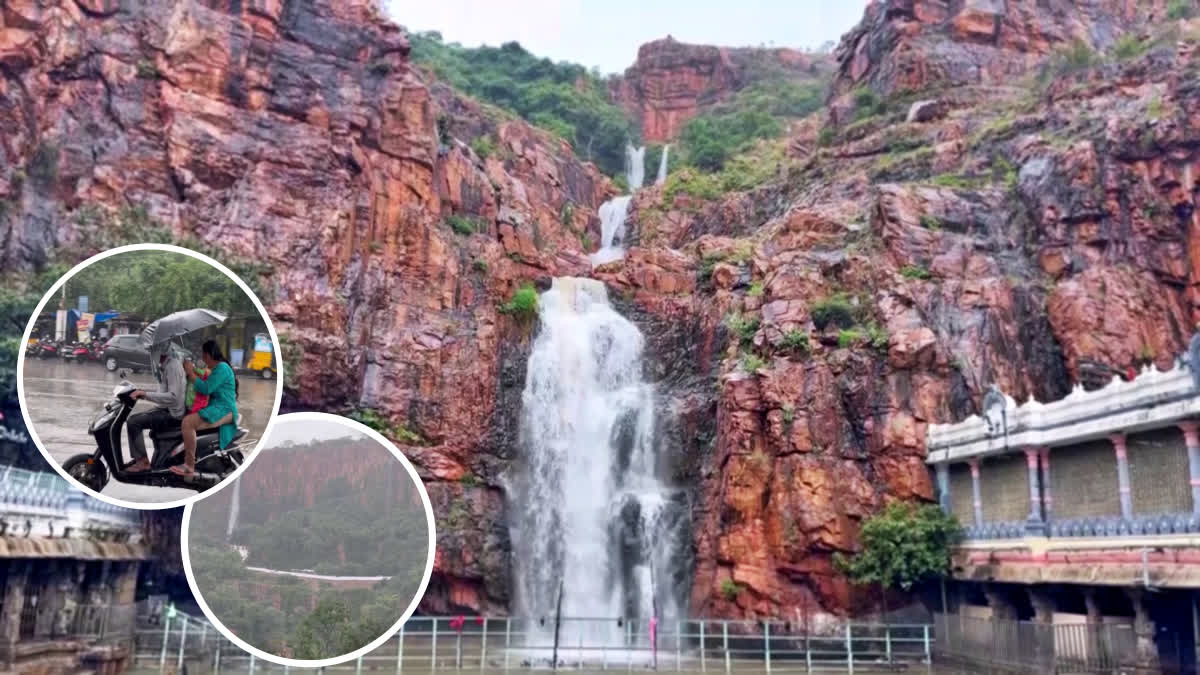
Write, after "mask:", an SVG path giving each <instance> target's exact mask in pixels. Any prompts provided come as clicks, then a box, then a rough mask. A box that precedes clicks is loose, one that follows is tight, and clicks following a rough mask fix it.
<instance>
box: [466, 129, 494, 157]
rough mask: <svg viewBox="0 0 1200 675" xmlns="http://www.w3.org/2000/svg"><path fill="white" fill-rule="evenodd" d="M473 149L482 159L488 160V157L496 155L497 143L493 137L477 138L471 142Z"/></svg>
mask: <svg viewBox="0 0 1200 675" xmlns="http://www.w3.org/2000/svg"><path fill="white" fill-rule="evenodd" d="M471 149H472V150H474V151H475V154H477V155H479V158H480V159H483V160H486V159H487V158H488V157H491V156H492V155H494V154H496V141H495V140H494V139H493V138H492V137H491V135H487V136H476V137H475V139H474V140H472V141H471Z"/></svg>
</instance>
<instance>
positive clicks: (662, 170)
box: [654, 143, 671, 185]
mask: <svg viewBox="0 0 1200 675" xmlns="http://www.w3.org/2000/svg"><path fill="white" fill-rule="evenodd" d="M670 152H671V144H670V143H668V144H666V145H664V146H663V151H662V157H659V158H658V175H657V176H655V178H654V184H655V185H662V184H663V183H665V182H667V155H668V154H670Z"/></svg>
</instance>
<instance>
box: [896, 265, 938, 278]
mask: <svg viewBox="0 0 1200 675" xmlns="http://www.w3.org/2000/svg"><path fill="white" fill-rule="evenodd" d="M900 275H901V276H903V277H904V278H905V279H922V280H924V279H928V278H930V277H931V276H933V275H932V274H930V272H929V270H928V269H926V268H924V267H921V266H920V265H905V266H904V267H901V268H900Z"/></svg>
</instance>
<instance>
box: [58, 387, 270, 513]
mask: <svg viewBox="0 0 1200 675" xmlns="http://www.w3.org/2000/svg"><path fill="white" fill-rule="evenodd" d="M125 375H126V373H124V372H122V373H120V376H121V377H122V378H124V377H125ZM136 389H137V387H135V386H134V385H133V384H132V383H131V382H129V381H127V380H124V379H122V380H121V383H120V384H118V385H117V386H116V387H114V388H113V398H112V400H110V401H109V402H108V403H106V404H105V405H104V409H103V410H101V411H100V413H99V414H97V415H96V416H95V417H94V418H93V419H92V421H91V423H90V424H89V425H88V433H89V434H91V436H92V437H93V438H95V441H96V450H95V451H94V452H91V453H86V452H85V453H80V454H78V455H75V456H73V457H71V458H70V459H68V460H67V461H65V462H63V465H62V466H63V470H64V471H66V472H67V475H69V476H71V477H72V478H74V479H75V480H77V481H79V482H80V483H82V484H83V485H84V486H85V487H87V488H90V489H92V490H94V491H96V492H100V491H101V490H103V489H104V486H106V485H108V481H109V480H110V478H111V479H116V480H117V481H118V482H121V483H130V484H134V485H150V486H153V487H174V488H184V489H188V490H195V491H197V492H203V491H204V490H207V489H209V488H211V487H213V486H215V485H217V484H218V483H220V482H221V481H223V480H225V479H226V478H228V477H229V476H230V475H232V474H233V472H234V471H236V470H237V468H238V467H239V466H241V465H242V462H244V461H245V457H244V455H243V453H242V447H243V445H247V444H248V445H247V447H253V445H254V441H252V440H247V439H246V434H247V433H248V430H247V429H245V428H243V427H242V426H240V425H241V416H240V415H239V416H238V425H239V426H238V429H237V432H236V433H235V434H234V437H233V441H231V442H230V444H229V445H228V446H226V448H225V449H224V450H222V449H221V446H220V435H219V433H218V431H219V429H218V428H212V429H202V430H200V431H197V432H196V473H195V475H194V476H192V477H187V478H185V477H184V476H181V475H179V474H177V473H175V472H173V471H171V470H170V469H171V467H173V466H182V465H183V431H182V430H181V429H178V428H176V429H169V430H164V431H151V432H150V440H151V442H152V444H153V446H154V457H153V459H151V461H150V469H149V470H147V471H127V470H126V469H128V468H129V466H130V465H131V464H133V461H132V460H130V461H125V456H124V452H123V451H122V449H121V444H122V442H123V441H124V440H125V422H126V420H128V419H129V415H130V413H132V412H133V407H134V405H135V404H136V403H137V401H136V400H135V399H133V398H132V397H131V396H130V394H132V393H133V392H134V391H135V390H136Z"/></svg>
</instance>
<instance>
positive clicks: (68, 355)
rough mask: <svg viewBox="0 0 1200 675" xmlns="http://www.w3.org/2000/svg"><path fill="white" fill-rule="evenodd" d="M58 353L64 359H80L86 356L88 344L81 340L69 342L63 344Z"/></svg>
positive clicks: (77, 360)
mask: <svg viewBox="0 0 1200 675" xmlns="http://www.w3.org/2000/svg"><path fill="white" fill-rule="evenodd" d="M59 355H60V356H62V358H63V360H64V361H75V362H79V361H82V360H84V359H86V358H87V355H88V345H87V344H86V343H83V342H70V343H68V344H66V345H63V348H62V349H61V350H60V351H59Z"/></svg>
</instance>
